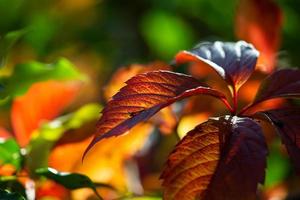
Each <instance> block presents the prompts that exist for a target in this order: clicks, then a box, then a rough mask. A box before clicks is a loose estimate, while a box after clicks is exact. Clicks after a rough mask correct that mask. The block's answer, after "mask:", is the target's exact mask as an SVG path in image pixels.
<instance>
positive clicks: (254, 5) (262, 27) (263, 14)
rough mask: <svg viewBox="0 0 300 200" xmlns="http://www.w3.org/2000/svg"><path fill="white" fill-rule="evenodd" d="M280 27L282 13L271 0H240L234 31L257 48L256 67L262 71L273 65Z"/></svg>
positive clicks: (271, 67)
mask: <svg viewBox="0 0 300 200" xmlns="http://www.w3.org/2000/svg"><path fill="white" fill-rule="evenodd" d="M281 27H282V13H281V11H280V9H279V7H278V6H277V5H276V3H275V2H274V1H273V0H240V2H239V6H238V10H237V16H236V24H235V32H236V35H237V37H238V38H239V39H242V40H245V41H247V42H250V43H252V44H253V45H254V46H255V47H256V48H257V49H258V50H259V52H260V53H261V55H260V56H259V59H258V66H257V67H258V68H259V69H261V70H262V71H265V72H271V71H272V70H273V69H274V67H275V64H276V53H277V50H278V48H279V43H280V32H281Z"/></svg>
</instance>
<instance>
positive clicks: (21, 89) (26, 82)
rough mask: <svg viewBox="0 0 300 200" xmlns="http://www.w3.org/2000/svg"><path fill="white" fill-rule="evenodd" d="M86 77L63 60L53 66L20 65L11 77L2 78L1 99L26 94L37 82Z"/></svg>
mask: <svg viewBox="0 0 300 200" xmlns="http://www.w3.org/2000/svg"><path fill="white" fill-rule="evenodd" d="M83 78H84V77H83V76H82V75H81V74H80V73H79V72H78V71H77V70H76V68H75V66H74V65H73V64H72V63H70V62H69V61H68V60H67V59H64V58H61V59H59V60H57V61H56V62H54V63H52V64H44V63H40V62H35V61H33V62H29V63H25V64H19V65H17V66H16V67H15V69H14V72H13V74H12V75H11V76H9V77H1V78H0V85H1V86H2V87H3V88H2V89H1V90H0V97H2V98H4V97H7V96H10V97H16V96H20V95H22V94H24V93H25V92H26V91H27V89H28V88H29V87H30V86H31V85H32V84H33V83H35V82H41V81H46V80H50V79H52V80H53V79H54V80H75V79H76V80H79V79H83Z"/></svg>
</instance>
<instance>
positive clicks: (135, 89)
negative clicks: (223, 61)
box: [84, 71, 227, 155]
mask: <svg viewBox="0 0 300 200" xmlns="http://www.w3.org/2000/svg"><path fill="white" fill-rule="evenodd" d="M126 84H127V85H126V86H125V87H123V88H122V89H121V90H120V91H119V92H118V93H117V94H116V95H115V96H113V97H112V100H111V101H109V102H108V104H107V106H106V107H105V109H104V110H103V111H102V113H103V114H102V117H101V118H100V120H99V122H98V125H97V132H96V135H95V138H94V140H93V141H92V142H91V144H90V145H89V146H88V148H87V150H86V152H85V154H86V153H87V152H88V150H89V149H90V148H91V147H92V146H94V145H95V144H96V143H97V142H98V141H100V140H101V139H103V138H108V137H112V136H118V135H121V134H123V133H125V132H126V131H128V130H129V129H131V128H132V127H133V126H135V125H136V124H137V123H139V122H142V121H146V120H147V119H149V118H150V117H151V116H153V115H154V114H155V113H157V112H158V111H159V110H161V109H162V108H164V107H166V106H168V105H170V104H172V103H174V102H175V101H178V100H180V99H183V98H186V97H189V96H192V95H199V94H206V95H210V96H214V97H217V98H220V99H221V100H222V101H223V102H227V101H226V99H225V96H224V95H223V94H222V93H220V92H218V91H216V90H213V89H211V88H209V87H207V86H205V85H203V84H202V83H200V82H199V81H198V80H196V79H194V78H193V77H191V76H187V75H184V74H179V73H173V72H169V71H153V72H148V73H144V74H140V75H137V76H134V77H133V78H131V79H129V80H128V81H127V82H126ZM85 154H84V155H85Z"/></svg>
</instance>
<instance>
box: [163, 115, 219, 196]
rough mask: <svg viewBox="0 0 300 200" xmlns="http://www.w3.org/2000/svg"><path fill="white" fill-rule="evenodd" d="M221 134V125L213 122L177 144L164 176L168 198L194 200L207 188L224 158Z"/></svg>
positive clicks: (200, 126) (195, 130)
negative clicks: (219, 126) (219, 127)
mask: <svg viewBox="0 0 300 200" xmlns="http://www.w3.org/2000/svg"><path fill="white" fill-rule="evenodd" d="M219 135H220V133H219V129H218V127H216V126H215V125H214V123H213V122H212V121H209V122H206V123H203V124H201V125H199V126H197V127H196V128H195V129H194V130H192V131H190V132H189V133H188V134H187V135H186V136H185V137H184V138H183V139H182V140H181V141H180V142H179V144H177V146H176V148H175V150H174V151H173V152H172V153H171V155H170V156H169V158H168V162H167V166H166V168H165V169H164V171H163V173H162V175H161V178H163V179H164V182H163V186H164V187H165V191H164V199H165V200H169V199H170V200H188V199H191V200H193V199H195V197H196V196H197V195H198V194H200V193H203V192H204V191H205V190H206V189H207V187H208V184H209V183H210V181H211V178H212V176H213V174H214V172H215V169H216V167H217V164H218V160H219V157H220V141H219Z"/></svg>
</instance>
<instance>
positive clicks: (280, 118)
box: [263, 108, 300, 172]
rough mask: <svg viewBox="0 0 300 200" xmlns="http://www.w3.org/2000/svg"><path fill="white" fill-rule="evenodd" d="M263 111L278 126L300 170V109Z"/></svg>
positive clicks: (283, 140)
mask: <svg viewBox="0 0 300 200" xmlns="http://www.w3.org/2000/svg"><path fill="white" fill-rule="evenodd" d="M263 113H264V114H265V115H266V117H267V118H268V119H269V120H270V121H271V122H272V124H273V125H274V126H275V127H276V129H277V131H278V133H279V135H280V137H281V139H282V142H283V144H285V146H286V148H287V151H288V153H289V155H290V157H291V159H292V160H293V162H294V164H295V167H296V170H297V172H300V160H299V158H300V132H299V130H300V123H299V122H300V109H299V108H285V109H277V110H269V111H266V112H263Z"/></svg>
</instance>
